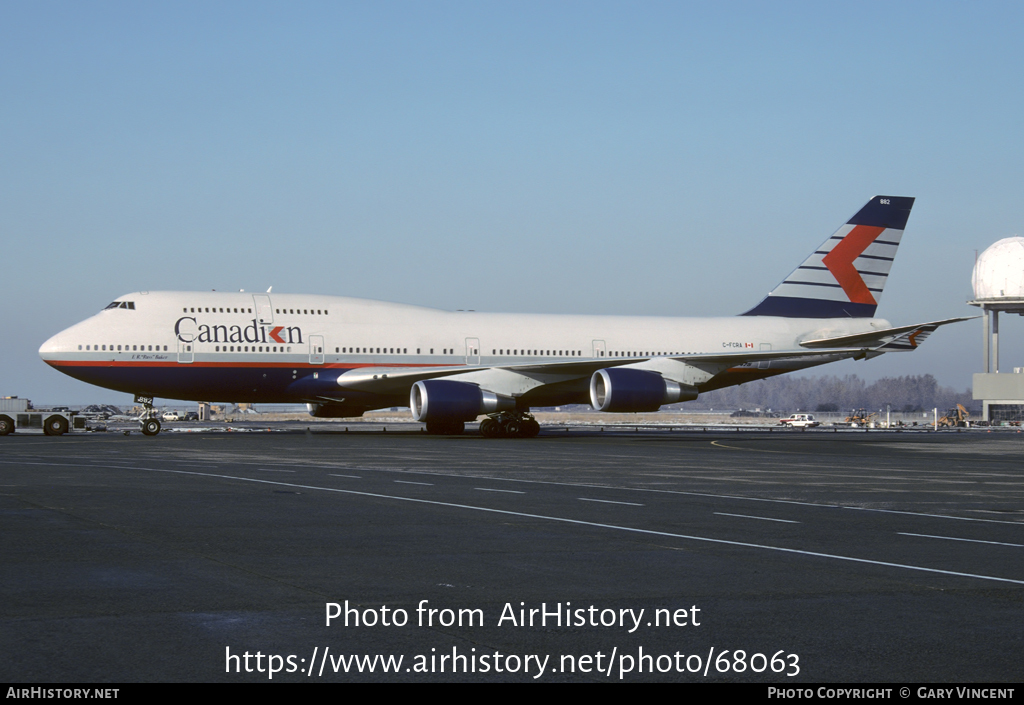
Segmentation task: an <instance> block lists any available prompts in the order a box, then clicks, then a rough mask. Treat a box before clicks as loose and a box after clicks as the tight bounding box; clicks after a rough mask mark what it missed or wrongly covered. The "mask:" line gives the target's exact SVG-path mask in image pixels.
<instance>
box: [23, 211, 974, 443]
mask: <svg viewBox="0 0 1024 705" xmlns="http://www.w3.org/2000/svg"><path fill="white" fill-rule="evenodd" d="M913 204H914V199H913V198H904V197H894V196H876V197H875V198H872V199H871V200H870V201H869V202H868V203H867V204H866V205H865V206H864V207H863V208H861V209H860V210H859V211H858V212H857V214H856V215H854V216H853V217H852V218H850V220H849V221H848V222H847V223H846V224H845V225H844V226H842V227H841V228H840V229H839V230H838V231H836V233H835V234H834V235H832V236H831V237H830V238H828V239H827V240H825V242H824V243H823V244H822V245H821V246H820V247H818V248H817V249H816V250H814V252H812V253H811V255H810V256H809V257H808V258H807V259H806V260H805V261H804V262H803V264H801V265H800V266H799V267H797V268H796V269H795V270H794V271H793V273H792V274H790V275H789V276H788V277H786V279H785V280H783V282H782V283H781V284H779V285H778V286H777V287H776V288H775V289H774V290H773V291H772V292H771V293H770V294H769V295H768V296H767V297H766V298H765V299H764V300H763V301H761V302H760V303H759V304H757V305H756V306H754V307H753V308H752V309H750V310H749V311H747V312H746V313H744V314H742V315H739V316H734V317H728V318H674V317H653V316H635V317H627V316H573V315H549V314H507V313H475V312H462V311H459V312H450V311H441V310H437V309H431V308H424V307H420V306H410V305H404V304H395V303H386V302H382V301H369V300H365V299H353V298H344V297H336V296H318V295H308V296H307V295H299V294H271V293H270V292H269V291H268V292H267V293H266V294H247V293H244V292H238V293H222V292H181V291H138V292H135V293H133V294H127V295H125V296H121V297H119V298H118V299H117V300H116V301H114V302H112V303H111V304H110V305H108V306H107V307H106V308H105V309H103V310H102V311H100V312H99V313H97V314H96V315H94V316H92V317H91V318H88V319H86V320H84V321H82V322H81V323H78V324H76V325H74V326H72V327H70V328H68V329H67V330H64V331H61V332H60V333H58V334H57V335H55V336H53V337H52V338H50V339H49V340H47V341H46V342H45V343H43V345H42V347H41V348H40V349H39V355H40V357H42V358H43V360H44V361H46V363H47V364H49V365H51V366H52V367H54V368H56V369H57V370H60V371H61V372H63V373H65V374H67V375H70V376H72V377H74V378H76V379H80V380H82V381H84V382H88V383H90V384H95V385H98V386H101V387H106V388H108V389H114V390H117V391H120V392H128V393H130V394H134V395H136V399H137V400H139V401H142V402H144V403H147V404H151V402H152V399H153V398H154V397H164V398H168V399H184V400H210V401H213V400H217V401H231V402H263V403H285V402H291V403H295V402H302V403H305V404H307V405H308V408H309V411H310V413H311V414H312V415H313V416H319V417H332V418H340V417H351V416H361V415H362V414H363V413H364V412H365V411H369V410H372V409H380V408H385V407H390V406H404V405H406V404H408V405H409V406H410V407H411V408H412V415H413V417H414V418H415V419H416V420H417V421H422V422H425V423H426V428H427V431H428V432H430V433H436V434H457V433H462V432H463V430H464V425H465V422H467V421H473V420H475V419H476V418H477V417H479V416H481V415H486V416H487V418H486V419H484V421H483V422H482V423H481V425H480V431H481V433H482V434H483V435H485V436H498V435H505V436H533V435H536V434H537V432H538V431H539V430H540V427H539V425H538V424H537V422H536V421H535V420H534V419H533V417H532V416H531V415H530V413H529V411H530V408H531V407H537V406H554V405H564V404H579V403H590V404H592V405H593V407H594V408H595V409H597V410H599V411H607V412H638V411H654V410H656V409H658V408H659V407H660V406H662V405H664V404H672V403H675V402H680V401H687V400H691V399H696V398H697V395H698V394H700V393H701V392H706V391H709V390H712V389H719V388H721V387H727V386H730V385H735V384H742V383H744V382H749V381H751V380H756V379H761V378H763V377H769V376H772V375H777V374H782V373H785V372H791V371H793V370H800V369H804V368H808V367H813V366H815V365H822V364H825V363H827V362H834V361H837V360H843V359H848V358H856V359H865V358H871V357H874V356H877V355H881V354H883V353H886V352H895V351H908V350H913V349H915V348H916V347H917V346H918V345H919V344H920V343H921V342H922V341H923V340H924V339H925V338H926V337H927V336H928V335H929V334H930V333H931V332H933V331H934V330H935V329H936V328H938V327H939V326H941V325H945V324H947V323H954V322H956V321H962V320H965V319H964V318H951V319H948V320H943V321H933V322H929V323H917V324H914V325H908V326H898V327H893V326H892V325H890V324H889V322H888V321H886V320H884V319H880V318H875V317H874V316H875V309H876V308H877V306H878V301H879V299H880V298H881V294H882V289H883V287H884V286H885V282H886V278H887V277H888V275H889V269H890V267H891V266H892V261H893V257H894V256H895V254H896V248H897V246H898V245H899V243H900V237H901V236H902V235H903V230H904V228H905V227H906V223H907V218H908V217H909V216H910V209H911V207H912V206H913ZM8 426H9V428H13V423H10V424H8ZM142 430H143V432H144V433H146V434H147V435H153V434H156V433H158V432H159V431H160V421H159V419H157V418H155V416H153V415H147V416H146V417H144V418H143V419H142Z"/></svg>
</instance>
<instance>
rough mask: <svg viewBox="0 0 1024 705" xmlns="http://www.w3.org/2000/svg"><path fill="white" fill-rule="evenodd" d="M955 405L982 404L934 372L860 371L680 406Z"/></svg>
mask: <svg viewBox="0 0 1024 705" xmlns="http://www.w3.org/2000/svg"><path fill="white" fill-rule="evenodd" d="M956 404H963V405H964V406H965V407H967V408H968V409H971V408H972V407H974V406H978V407H979V408H980V402H975V401H974V400H973V399H972V398H971V390H970V389H967V390H965V391H962V392H960V391H957V390H955V389H953V388H952V387H942V386H939V383H938V381H937V380H936V379H935V378H934V377H933V376H932V375H930V374H925V375H907V376H905V377H883V378H882V379H880V380H878V381H876V382H871V383H870V384H869V383H867V382H865V381H864V380H862V379H861V378H860V377H858V376H857V375H845V376H843V377H838V376H835V375H832V376H828V377H791V376H788V375H783V376H779V377H771V378H769V379H764V380H758V381H756V382H748V383H747V384H742V385H739V386H737V387H727V388H725V389H718V390H716V391H713V392H707V393H706V394H701V395H700V398H699V399H697V400H696V401H691V402H686V403H684V404H678V405H676V406H677V408H680V409H682V410H699V409H723V410H724V409H762V410H767V409H772V410H774V411H785V412H792V411H812V412H813V411H849V410H851V409H860V408H864V409H869V410H875V411H877V410H879V409H885V408H886V405H889V406H890V407H891V409H892V410H893V411H908V412H909V411H923V410H927V409H932V408H936V407H937V408H938V409H940V410H945V409H948V408H950V407H953V406H955V405H956Z"/></svg>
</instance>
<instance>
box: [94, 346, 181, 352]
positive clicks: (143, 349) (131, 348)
mask: <svg viewBox="0 0 1024 705" xmlns="http://www.w3.org/2000/svg"><path fill="white" fill-rule="evenodd" d="M122 347H123V348H124V349H123V350H122ZM115 348H116V352H160V346H159V345H149V346H146V345H124V346H121V345H118V346H114V345H109V346H108V345H86V346H85V349H86V350H93V351H95V350H106V351H108V352H114V351H115ZM147 348H148V349H147ZM154 348H155V349H154ZM78 349H79V350H81V349H82V346H81V345H79V346H78ZM163 352H167V346H166V345H165V346H164V347H163Z"/></svg>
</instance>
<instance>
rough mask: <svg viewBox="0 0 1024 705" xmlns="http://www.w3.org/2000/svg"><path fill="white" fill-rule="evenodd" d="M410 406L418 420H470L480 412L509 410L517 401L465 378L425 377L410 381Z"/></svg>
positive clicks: (488, 412) (491, 412) (489, 412)
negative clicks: (461, 379)
mask: <svg viewBox="0 0 1024 705" xmlns="http://www.w3.org/2000/svg"><path fill="white" fill-rule="evenodd" d="M409 407H410V408H411V409H412V416H413V418H414V419H416V420H417V421H473V420H474V419H476V417H477V416H479V415H480V414H493V413H496V412H498V411H512V410H513V409H515V408H516V402H515V400H514V399H512V398H510V397H504V396H499V395H497V394H495V393H494V392H487V391H484V390H483V389H480V387H478V386H477V385H475V384H470V383H468V382H455V381H453V380H448V379H428V380H423V381H421V382H416V383H415V384H414V385H412V389H411V390H410V392H409Z"/></svg>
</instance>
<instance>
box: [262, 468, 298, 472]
mask: <svg viewBox="0 0 1024 705" xmlns="http://www.w3.org/2000/svg"><path fill="white" fill-rule="evenodd" d="M256 470H257V471H258V472H291V473H294V472H295V471H294V470H274V469H272V468H256Z"/></svg>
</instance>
